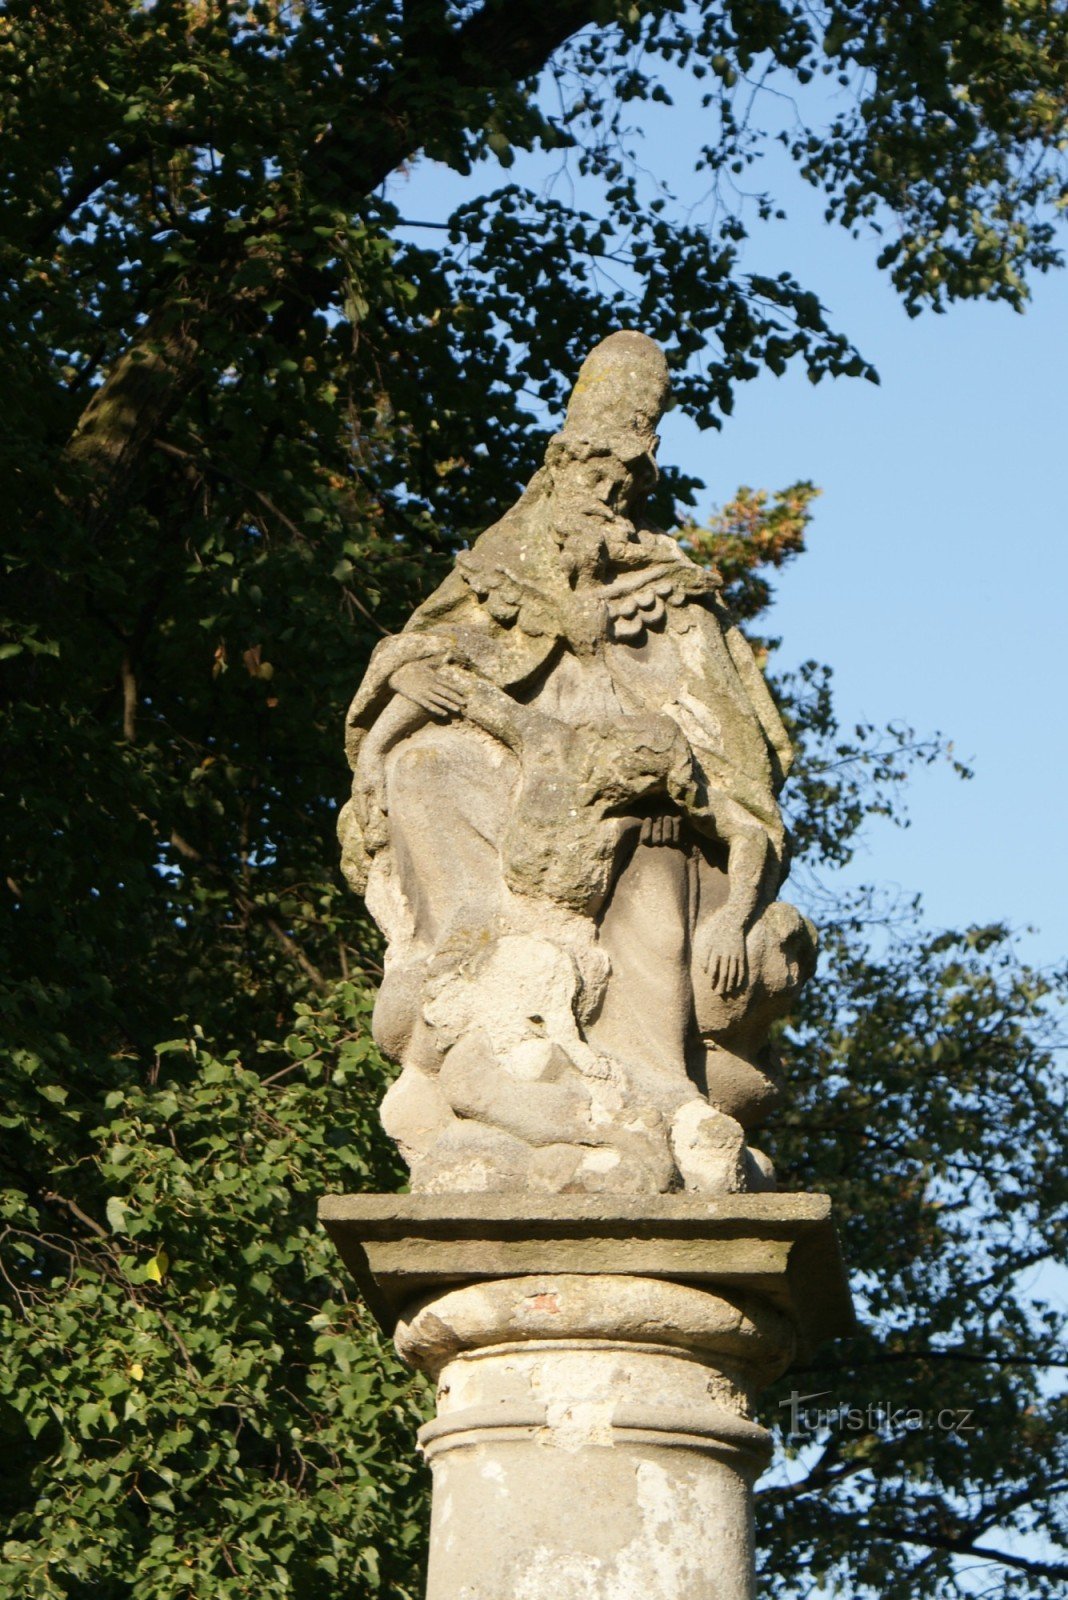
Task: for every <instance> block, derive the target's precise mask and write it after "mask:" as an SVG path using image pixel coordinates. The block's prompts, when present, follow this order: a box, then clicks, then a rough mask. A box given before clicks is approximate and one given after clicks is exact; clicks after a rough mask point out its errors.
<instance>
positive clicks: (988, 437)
mask: <svg viewBox="0 0 1068 1600" xmlns="http://www.w3.org/2000/svg"><path fill="white" fill-rule="evenodd" d="M684 100H685V97H684ZM771 114H773V115H774V108H773V107H772V108H771ZM639 115H641V116H643V117H644V118H645V119H646V138H645V152H644V155H643V159H644V160H646V161H647V162H648V165H649V166H651V167H652V168H654V169H655V170H656V171H658V172H660V173H662V174H664V175H666V176H667V177H668V178H669V180H670V181H671V182H672V184H673V186H675V187H676V188H677V189H678V190H679V191H681V192H682V193H683V194H684V195H686V194H687V187H688V186H689V187H690V191H691V197H692V198H694V199H696V197H697V195H698V193H699V191H700V189H701V188H702V187H703V184H701V183H700V182H699V181H698V180H696V179H695V178H694V177H693V175H692V172H691V170H690V168H691V165H692V164H691V163H690V161H689V160H688V159H687V157H686V155H685V152H687V151H688V150H693V149H695V148H696V147H697V146H698V145H699V144H700V143H701V142H702V140H703V139H705V138H707V134H708V130H707V127H705V126H704V120H705V116H704V113H702V112H701V111H700V109H699V107H698V106H697V105H696V102H695V101H694V100H693V99H692V97H691V98H690V102H689V103H688V104H687V103H683V104H681V105H680V106H679V107H678V108H676V109H675V110H672V111H669V112H663V111H656V112H653V113H650V111H649V110H648V109H647V108H641V109H640V111H639ZM680 153H681V154H680ZM558 166H559V157H558V156H554V157H552V158H546V157H537V156H535V157H521V158H520V160H519V161H518V162H517V164H516V166H515V167H514V168H512V169H511V170H510V171H509V172H507V173H501V174H499V175H498V174H496V173H493V172H491V171H489V170H488V169H487V170H483V171H481V172H479V173H476V175H475V179H474V181H472V182H464V181H463V180H461V179H459V178H457V177H456V176H455V175H454V174H452V173H449V172H447V171H446V170H444V169H442V168H440V167H438V166H436V165H435V164H433V163H430V162H426V161H422V162H417V163H416V164H415V166H414V167H413V168H412V169H411V170H410V172H409V174H408V175H407V176H406V177H405V178H403V179H402V180H398V181H396V182H395V184H394V185H393V186H392V189H391V193H392V196H393V198H395V199H396V200H397V201H398V203H399V204H400V205H401V207H402V208H403V212H404V214H405V215H407V216H409V217H418V218H421V219H425V220H429V221H433V220H440V219H443V218H444V217H446V216H447V215H448V214H449V211H450V210H451V209H452V207H453V206H454V205H455V204H457V203H458V202H459V201H460V200H462V199H465V198H468V197H470V196H471V194H472V193H474V192H479V191H482V190H484V189H486V188H487V187H490V186H493V187H496V186H497V185H498V183H503V182H509V181H520V182H525V183H528V184H530V185H531V186H532V187H542V186H543V185H545V184H547V183H548V182H549V181H550V175H551V173H552V172H553V171H554V170H555V169H557V168H558ZM764 167H765V173H766V175H765V176H763V177H762V178H761V179H759V180H758V181H759V183H760V184H762V185H766V186H767V187H769V188H770V189H771V190H772V191H773V192H774V193H775V195H776V198H777V199H778V200H779V201H780V203H782V204H784V205H785V208H786V210H787V213H788V218H787V221H785V222H778V223H768V224H760V223H759V222H754V224H753V237H752V240H751V242H750V244H749V245H748V246H747V253H746V257H745V261H744V265H745V266H746V267H747V268H752V269H754V270H758V271H759V270H774V271H779V270H782V269H783V268H788V269H789V270H791V271H792V272H793V273H795V275H796V276H797V277H798V278H799V279H800V280H801V282H802V283H803V284H804V285H805V286H806V287H809V288H812V289H815V290H816V291H817V293H818V294H819V295H820V298H821V299H822V301H823V303H824V305H825V306H826V307H827V308H828V310H829V312H830V314H831V317H830V320H831V323H832V326H835V327H837V328H840V329H842V330H843V331H844V332H846V333H847V334H848V335H849V336H850V337H851V338H852V339H853V341H854V342H855V343H856V344H857V346H858V347H859V348H860V350H861V352H862V353H863V354H864V355H865V356H866V357H867V358H868V359H869V360H870V361H872V362H873V363H874V365H875V366H876V367H877V369H878V371H879V373H880V377H881V379H882V382H881V385H880V386H879V387H875V386H874V385H872V384H869V383H867V382H864V381H863V380H858V379H844V378H843V379H838V380H834V381H831V380H824V382H823V383H821V384H819V385H817V386H813V385H812V384H810V383H809V382H808V380H807V378H806V377H805V376H804V374H803V373H802V372H801V371H800V370H798V371H791V372H789V373H788V374H787V375H786V376H785V377H782V378H775V377H773V376H772V375H770V374H768V375H765V376H762V377H760V378H758V379H757V380H755V381H753V382H751V383H749V384H747V385H745V386H743V387H742V389H741V390H740V391H739V392H738V397H737V403H736V409H735V413H734V415H733V416H732V417H730V418H728V419H727V420H726V422H725V425H724V427H723V429H722V431H721V432H718V433H716V432H706V433H701V432H700V431H699V430H698V429H697V428H695V427H694V426H693V425H692V424H690V423H689V422H688V421H687V419H685V418H684V417H681V416H680V415H679V414H677V413H673V414H671V415H669V417H668V418H666V419H665V426H664V428H663V430H662V432H663V445H662V447H661V456H662V459H664V460H666V461H673V462H675V463H677V464H678V465H679V466H681V467H683V468H685V469H687V470H689V471H693V472H695V473H697V474H698V475H700V476H701V477H702V478H703V479H704V480H705V481H706V483H707V484H708V492H707V494H706V495H705V496H704V499H703V503H702V505H701V506H700V507H699V508H698V509H699V511H701V510H707V509H709V508H710V507H711V506H712V505H713V504H717V503H721V502H722V501H724V500H726V499H728V498H729V497H730V496H731V495H732V494H733V492H734V490H735V488H736V487H737V486H738V485H739V484H742V483H746V484H750V485H752V486H761V487H767V488H772V489H774V488H777V487H783V486H785V485H786V484H788V483H790V482H793V481H794V480H796V479H798V478H811V479H813V480H814V481H815V482H816V483H817V484H819V485H820V487H821V489H822V491H823V493H822V497H821V499H820V500H819V501H818V502H817V504H816V514H815V520H814V523H813V526H812V529H811V535H810V541H809V549H808V552H807V553H806V554H805V555H804V556H803V557H802V558H801V559H800V560H799V561H797V562H795V563H794V564H793V566H791V567H790V568H788V569H787V570H786V571H785V572H784V573H783V574H781V576H780V578H779V581H778V583H777V590H776V602H775V608H774V612H773V614H772V618H771V622H770V627H771V629H772V630H773V631H774V632H775V633H776V634H777V635H779V636H780V637H781V638H782V649H781V652H780V655H779V664H780V665H786V666H789V665H791V664H795V663H798V662H801V661H803V660H805V659H807V658H815V659H817V660H820V661H825V662H828V663H829V664H830V665H831V666H832V667H833V668H834V671H835V679H836V684H837V700H838V705H839V709H840V712H841V715H842V721H843V724H844V725H846V726H848V725H849V724H851V723H852V722H854V721H858V720H868V719H870V720H871V721H874V722H877V723H883V722H887V721H890V720H902V721H907V722H908V723H910V724H911V725H912V726H914V727H915V728H916V729H917V730H918V731H919V732H921V733H926V732H932V731H934V730H936V729H937V730H940V731H941V732H942V733H943V734H944V735H945V736H947V737H948V738H951V739H952V740H953V741H954V745H955V749H956V753H957V754H958V755H959V756H960V757H961V758H962V759H963V760H965V761H967V762H969V764H971V765H973V766H974V769H975V776H974V778H973V779H972V780H971V781H970V782H961V780H960V779H958V778H956V777H954V776H953V775H952V773H951V771H950V770H949V768H948V767H943V766H938V767H935V768H932V769H928V770H926V771H923V772H920V773H918V774H917V775H916V777H915V779H914V781H913V783H912V784H911V785H910V790H909V794H910V799H909V812H910V815H911V819H912V820H911V825H910V827H909V828H908V829H906V830H900V829H897V828H894V827H892V826H891V825H889V824H885V823H878V822H877V823H875V824H873V825H872V827H871V828H870V830H869V834H868V837H867V839H866V843H865V847H864V849H863V850H862V852H861V853H860V855H859V856H858V859H857V860H856V862H855V863H854V865H853V867H852V868H851V869H849V877H850V878H851V880H852V881H854V882H860V881H863V882H872V883H879V884H886V885H890V886H900V888H902V889H903V890H905V891H907V892H908V893H910V894H911V893H914V892H916V891H921V892H922V893H923V896H924V901H925V904H926V911H927V918H928V920H929V921H930V922H931V923H933V924H936V925H939V926H951V925H957V924H965V923H970V922H982V921H988V920H1004V921H1008V922H1009V923H1011V924H1012V925H1013V926H1015V927H1018V928H1020V929H1021V930H1028V929H1033V930H1035V931H1032V932H1026V931H1025V932H1024V935H1023V948H1024V950H1025V952H1026V954H1027V955H1028V956H1029V957H1030V958H1031V959H1032V960H1035V961H1037V962H1039V963H1040V964H1053V963H1057V962H1061V961H1063V960H1064V958H1065V953H1066V952H1068V892H1066V891H1068V869H1066V865H1065V863H1066V862H1068V848H1066V846H1065V844H1064V842H1063V840H1062V823H1061V814H1062V813H1063V811H1064V800H1063V796H1064V793H1065V791H1066V790H1068V752H1066V744H1068V740H1066V736H1065V723H1066V717H1065V701H1066V698H1068V684H1066V672H1065V626H1064V621H1063V612H1064V608H1065V605H1066V603H1068V539H1066V534H1068V527H1066V511H1065V507H1066V504H1068V494H1066V490H1065V484H1064V477H1065V474H1066V472H1068V450H1066V449H1065V438H1066V434H1068V405H1066V403H1065V386H1066V381H1068V380H1066V365H1068V363H1066V356H1068V281H1066V279H1065V278H1064V277H1063V276H1060V275H1054V276H1052V277H1047V278H1044V279H1039V280H1037V282H1036V283H1035V285H1034V292H1033V301H1032V303H1031V305H1030V306H1029V308H1028V310H1027V311H1026V313H1024V314H1023V315H1019V314H1017V313H1016V312H1013V311H1012V310H1010V309H1009V308H1008V307H1006V306H1004V305H987V304H962V305H958V306H954V307H951V308H950V310H949V312H948V313H947V314H946V315H945V316H935V315H931V314H925V315H923V316H921V317H920V318H918V319H914V320H913V319H910V318H909V317H908V316H907V315H906V313H905V311H904V309H903V307H902V305H901V302H900V300H899V299H898V297H897V296H896V294H895V292H894V290H893V289H892V287H891V286H890V284H889V282H888V280H887V279H886V278H885V276H884V275H883V274H881V273H880V272H879V271H878V269H877V268H876V266H875V257H876V255H877V251H878V244H877V241H875V240H874V239H873V238H870V237H869V238H862V239H860V240H853V239H851V238H850V237H849V236H848V235H847V234H846V233H845V232H843V231H842V230H841V229H839V228H836V227H832V226H830V225H828V224H827V223H825V222H824V220H823V216H822V205H821V202H820V197H819V195H818V194H817V193H816V192H815V191H814V190H812V189H811V188H809V187H808V186H807V185H806V184H804V183H803V182H801V181H800V179H799V178H798V177H797V176H796V174H795V173H794V172H793V169H792V167H791V166H790V163H789V162H788V160H787V159H786V158H785V157H784V156H782V155H780V154H779V153H778V152H777V151H773V152H772V153H771V154H770V155H769V157H768V159H767V161H766V162H765V163H764ZM564 181H565V182H566V180H564ZM556 182H557V184H558V185H559V184H560V182H561V180H560V178H559V177H558V178H557V179H556ZM753 186H755V185H753V184H750V187H753ZM557 192H560V191H559V189H558V191H557ZM568 197H569V196H568ZM582 198H583V199H585V198H586V197H585V196H583V197H582ZM590 198H592V196H591V197H590ZM419 237H421V239H422V240H423V241H424V242H425V241H426V239H427V237H428V236H427V234H426V233H422V234H421V235H419Z"/></svg>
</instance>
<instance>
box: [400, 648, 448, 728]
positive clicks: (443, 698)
mask: <svg viewBox="0 0 1068 1600" xmlns="http://www.w3.org/2000/svg"><path fill="white" fill-rule="evenodd" d="M440 667H441V662H434V663H431V662H428V661H409V662H408V664H407V666H404V667H398V668H397V670H396V672H395V673H394V674H393V676H392V677H391V678H390V680H389V686H390V688H391V689H393V690H395V691H396V693H397V694H402V695H403V696H404V698H405V699H406V700H410V701H411V702H412V704H413V705H417V706H419V707H420V708H421V709H422V710H423V711H428V712H429V713H430V715H431V716H432V717H437V718H439V719H445V718H448V717H457V716H461V715H462V713H463V709H464V697H463V694H462V693H461V691H460V690H459V689H458V688H457V687H456V685H455V683H452V682H450V681H449V680H448V678H446V676H445V674H444V673H443V672H442V671H441V670H440Z"/></svg>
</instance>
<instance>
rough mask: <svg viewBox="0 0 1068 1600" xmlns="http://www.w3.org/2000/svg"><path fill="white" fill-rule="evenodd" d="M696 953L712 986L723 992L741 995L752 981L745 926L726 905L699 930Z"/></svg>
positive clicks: (696, 935) (696, 937)
mask: <svg viewBox="0 0 1068 1600" xmlns="http://www.w3.org/2000/svg"><path fill="white" fill-rule="evenodd" d="M694 955H695V957H696V960H697V963H698V965H699V966H702V967H704V969H705V971H706V972H707V973H708V977H709V982H710V983H711V984H712V987H713V988H714V989H716V990H717V991H718V992H719V993H720V994H722V995H732V994H737V993H738V991H739V990H740V989H744V988H745V985H746V983H747V982H748V981H749V962H748V958H747V956H746V950H745V929H744V927H743V925H742V924H741V923H740V922H739V921H738V920H737V918H736V916H735V915H734V913H733V911H731V910H729V909H728V907H726V906H724V907H722V908H721V909H720V910H719V911H717V912H716V913H715V915H714V916H712V917H710V918H709V919H708V921H707V922H706V923H704V924H703V925H702V926H700V927H699V928H698V929H697V931H696V933H695V935H694Z"/></svg>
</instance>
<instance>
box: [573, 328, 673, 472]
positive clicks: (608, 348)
mask: <svg viewBox="0 0 1068 1600" xmlns="http://www.w3.org/2000/svg"><path fill="white" fill-rule="evenodd" d="M670 392H671V384H670V381H669V379H668V365H667V362H666V360H665V359H664V353H663V351H662V350H661V349H660V347H659V345H657V344H654V342H653V340H652V339H650V338H647V337H646V335H645V334H644V333H635V332H632V331H630V330H626V331H623V332H621V333H613V334H610V335H609V337H608V338H607V339H602V340H601V342H600V344H598V345H594V347H593V349H592V350H591V351H590V353H589V355H588V356H587V357H586V359H585V361H584V362H583V363H582V366H581V367H580V369H579V375H578V378H577V380H576V382H575V387H574V389H573V390H572V391H571V399H570V400H569V401H568V406H567V417H566V420H565V422H564V426H563V429H562V430H561V432H560V433H559V434H557V436H556V437H557V438H558V439H560V440H561V441H562V442H564V443H566V444H568V445H575V444H577V443H579V441H581V442H583V443H585V444H587V445H591V446H593V447H594V448H595V449H598V450H600V449H608V450H610V451H611V453H612V454H613V455H614V456H617V457H618V458H619V460H620V461H622V462H624V463H625V464H626V465H628V466H629V465H630V464H631V463H632V462H637V461H639V460H641V459H642V458H645V459H647V460H648V461H649V462H650V463H653V462H654V461H655V453H656V447H657V444H658V443H659V439H658V437H657V432H656V425H657V423H658V422H659V420H660V417H661V415H662V414H663V410H664V407H665V405H666V404H667V401H668V396H669V394H670Z"/></svg>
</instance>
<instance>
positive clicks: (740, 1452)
mask: <svg viewBox="0 0 1068 1600" xmlns="http://www.w3.org/2000/svg"><path fill="white" fill-rule="evenodd" d="M520 1206H522V1214H520V1210H519V1207H520ZM321 1214H322V1215H323V1220H324V1222H325V1223H326V1226H327V1227H328V1229H329V1231H330V1233H331V1236H332V1237H333V1238H334V1239H335V1241H336V1242H337V1244H338V1246H339V1248H340V1249H341V1252H342V1254H343V1256H344V1258H345V1260H346V1261H347V1262H348V1264H349V1265H350V1267H352V1269H353V1271H354V1272H355V1274H356V1276H357V1279H358V1281H359V1282H360V1285H361V1288H362V1289H363V1292H364V1294H365V1297H366V1298H367V1299H368V1301H369V1302H370V1304H371V1306H372V1308H373V1309H374V1310H375V1312H376V1315H377V1316H378V1318H379V1320H380V1321H381V1322H382V1324H383V1326H385V1327H387V1328H388V1329H389V1330H390V1332H392V1334H393V1336H394V1339H395V1341H396V1346H397V1349H398V1351H399V1352H400V1354H401V1356H402V1357H403V1358H404V1360H406V1361H407V1362H409V1363H410V1364H411V1365H413V1366H415V1367H417V1368H418V1369H419V1370H421V1371H423V1372H425V1373H426V1374H427V1375H428V1376H429V1377H430V1378H431V1379H432V1380H433V1381H434V1383H435V1384H436V1387H437V1416H436V1417H435V1419H434V1420H433V1421H431V1422H428V1423H427V1424H425V1426H424V1427H423V1428H422V1429H421V1430H420V1436H419V1443H420V1445H421V1447H422V1450H423V1452H424V1454H425V1455H426V1457H427V1459H428V1461H429V1462H430V1465H431V1469H432V1471H433V1477H434V1498H433V1515H432V1523H431V1541H430V1567H429V1579H428V1590H427V1596H428V1600H550V1597H552V1600H630V1597H631V1596H634V1597H636V1600H749V1597H751V1596H752V1593H753V1527H752V1487H753V1483H754V1482H755V1480H756V1478H757V1477H758V1475H759V1474H760V1472H761V1471H762V1470H763V1469H764V1467H765V1466H766V1465H767V1463H768V1461H769V1459H770V1454H771V1450H770V1439H769V1435H768V1434H767V1433H766V1431H765V1430H764V1429H763V1428H762V1427H760V1425H759V1424H758V1423H757V1421H756V1420H755V1419H754V1399H755V1396H756V1394H757V1392H758V1391H759V1389H760V1388H761V1387H762V1386H763V1385H764V1384H765V1383H768V1382H770V1381H771V1380H772V1379H773V1378H774V1377H776V1376H778V1375H779V1373H781V1372H782V1371H783V1370H784V1369H785V1368H786V1366H787V1365H788V1363H789V1361H790V1359H791V1358H792V1356H793V1354H794V1351H795V1349H796V1348H797V1347H798V1346H799V1345H800V1347H801V1348H803V1349H807V1348H811V1346H812V1344H813V1343H814V1342H815V1340H816V1339H818V1338H820V1337H823V1336H825V1335H826V1334H827V1333H829V1332H832V1331H839V1332H844V1331H848V1328H849V1325H850V1316H851V1313H850V1308H849V1302H848V1294H847V1291H846V1290H845V1287H844V1279H843V1277H842V1273H841V1265H840V1261H839V1259H838V1256H837V1251H836V1247H835V1242H834V1236H833V1230H832V1228H831V1225H830V1218H829V1208H828V1205H827V1202H826V1200H825V1198H824V1197H823V1196H810V1195H800V1196H780V1195H757V1196H730V1197H725V1198H724V1199H722V1200H711V1199H708V1198H704V1197H698V1196H690V1195H671V1196H661V1197H656V1198H654V1199H642V1200H640V1201H637V1200H631V1201H628V1200H625V1199H624V1200H615V1201H613V1202H609V1201H608V1198H607V1197H605V1198H604V1199H600V1198H596V1199H595V1198H593V1197H574V1196H560V1197H553V1198H546V1199H540V1200H539V1199H535V1198H532V1197H530V1198H526V1199H525V1200H523V1201H521V1202H520V1201H517V1200H513V1199H505V1198H504V1197H496V1196H485V1197H484V1196H475V1195H467V1196H465V1195H453V1196H447V1197H446V1196H418V1197H415V1196H388V1197H387V1196H363V1197H360V1196H342V1197H336V1198H332V1199H330V1200H327V1201H324V1202H323V1206H322V1208H321Z"/></svg>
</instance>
